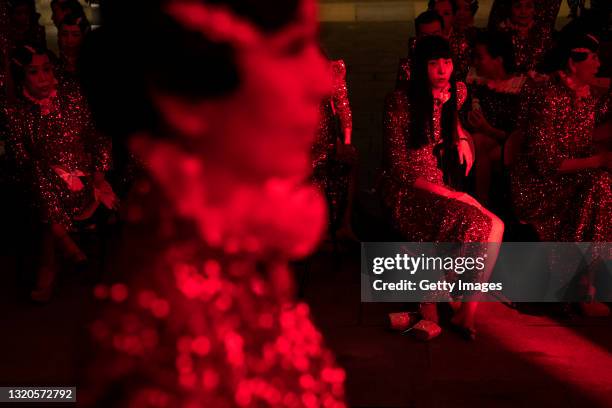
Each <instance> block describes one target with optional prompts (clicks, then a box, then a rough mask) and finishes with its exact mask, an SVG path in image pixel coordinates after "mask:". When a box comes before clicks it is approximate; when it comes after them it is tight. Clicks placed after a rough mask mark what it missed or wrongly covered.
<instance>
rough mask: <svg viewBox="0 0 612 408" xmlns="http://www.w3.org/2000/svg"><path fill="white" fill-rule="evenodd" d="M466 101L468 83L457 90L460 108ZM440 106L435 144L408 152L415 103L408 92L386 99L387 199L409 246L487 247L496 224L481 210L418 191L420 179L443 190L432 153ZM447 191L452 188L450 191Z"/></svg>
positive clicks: (436, 109) (436, 107)
mask: <svg viewBox="0 0 612 408" xmlns="http://www.w3.org/2000/svg"><path fill="white" fill-rule="evenodd" d="M466 97H467V90H466V87H465V85H464V84H463V83H458V84H457V100H458V104H459V106H461V105H462V104H463V102H464V101H465V99H466ZM441 112H442V109H441V105H439V104H434V109H433V115H434V116H433V121H432V122H433V126H432V129H431V130H430V134H429V139H430V141H431V142H430V143H429V144H427V145H425V146H423V147H421V148H419V149H409V148H408V146H407V141H406V134H407V132H408V131H409V128H410V102H409V100H408V98H407V96H406V93H405V92H403V91H399V90H398V91H395V92H393V93H392V94H390V95H389V96H388V97H387V99H386V106H385V122H384V126H385V127H384V130H385V139H384V151H385V161H386V173H387V177H386V180H385V186H384V189H383V190H384V193H383V195H384V199H385V202H386V205H387V207H388V208H389V210H390V211H391V216H392V219H393V221H394V223H395V228H396V229H397V230H398V231H399V232H401V233H402V234H403V236H404V237H405V238H406V239H407V240H410V241H416V242H420V241H425V242H487V240H488V237H489V234H490V232H491V227H492V220H491V219H490V218H489V217H488V216H487V215H486V214H485V213H483V212H482V211H481V210H480V209H479V208H477V207H475V206H471V205H468V204H466V203H463V202H461V201H458V200H454V199H448V198H446V197H443V196H441V195H437V194H434V193H431V192H428V191H425V190H422V189H418V188H415V187H414V186H413V184H414V182H415V181H416V180H417V178H423V179H424V180H426V181H428V182H430V183H433V184H438V185H441V186H444V181H443V174H442V171H441V170H440V169H439V168H438V161H437V158H436V157H435V155H434V153H433V150H434V147H435V145H436V144H437V143H439V141H440V140H441V136H440V132H441V130H440V116H441ZM447 188H448V187H447Z"/></svg>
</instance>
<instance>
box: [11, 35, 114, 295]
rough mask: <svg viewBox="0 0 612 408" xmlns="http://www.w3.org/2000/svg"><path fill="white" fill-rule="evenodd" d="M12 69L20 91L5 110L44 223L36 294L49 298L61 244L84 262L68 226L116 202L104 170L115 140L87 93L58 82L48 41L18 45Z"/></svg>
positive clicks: (18, 165) (16, 156) (17, 158)
mask: <svg viewBox="0 0 612 408" xmlns="http://www.w3.org/2000/svg"><path fill="white" fill-rule="evenodd" d="M11 72H12V76H13V83H14V84H15V85H16V88H17V89H16V91H17V95H18V96H17V98H16V99H15V100H14V101H9V103H8V104H7V108H6V112H5V114H6V135H7V154H8V156H9V158H10V160H11V162H12V163H13V166H14V168H15V172H16V174H17V175H18V176H19V183H20V184H21V185H22V187H23V188H24V189H26V190H27V191H28V192H29V195H30V200H31V204H32V207H33V209H35V210H36V213H37V219H38V221H39V222H40V224H41V229H42V230H43V235H44V237H43V247H42V250H41V254H42V255H41V262H40V267H39V270H38V276H37V280H36V287H35V289H34V290H33V291H32V294H31V295H32V299H33V300H35V301H47V300H49V298H50V297H51V293H52V289H53V283H54V280H55V275H56V271H57V267H58V263H57V259H56V256H55V255H56V248H57V249H59V250H60V251H61V252H62V253H63V255H64V256H65V257H67V258H68V259H70V260H71V261H73V262H75V263H81V262H84V261H85V260H86V256H85V254H84V253H83V252H82V251H81V249H80V248H79V247H78V246H77V244H76V243H75V241H74V240H73V239H72V238H71V236H70V235H69V233H70V232H72V231H74V230H75V228H76V224H77V223H78V221H82V220H85V219H87V218H89V216H90V215H91V214H92V213H93V212H94V211H95V208H97V205H98V204H99V202H100V201H101V200H102V201H104V203H105V205H107V206H108V207H114V206H115V204H116V203H115V201H114V195H113V193H112V189H111V188H110V186H109V185H108V183H106V181H105V178H104V173H105V172H106V171H107V170H108V169H109V168H110V164H111V158H110V146H109V143H108V142H107V140H106V139H105V138H102V137H101V136H100V135H99V134H98V133H97V132H96V131H95V130H94V129H93V125H92V121H91V118H90V114H89V112H88V109H87V105H86V104H85V102H84V100H83V98H82V97H78V96H75V95H64V94H62V93H61V92H58V91H57V90H56V85H57V82H56V79H55V76H54V73H53V65H52V63H51V61H50V53H49V52H48V51H47V50H46V49H44V48H40V47H34V46H23V47H19V48H17V49H16V50H15V51H14V53H13V55H12V58H11Z"/></svg>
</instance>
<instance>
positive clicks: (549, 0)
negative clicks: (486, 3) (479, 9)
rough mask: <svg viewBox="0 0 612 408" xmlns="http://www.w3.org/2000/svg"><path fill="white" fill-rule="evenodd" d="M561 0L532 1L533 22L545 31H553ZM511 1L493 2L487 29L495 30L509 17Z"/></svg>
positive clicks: (497, 0) (499, 0)
mask: <svg viewBox="0 0 612 408" xmlns="http://www.w3.org/2000/svg"><path fill="white" fill-rule="evenodd" d="M561 3H562V0H537V1H534V6H535V14H534V20H535V21H536V22H537V24H538V25H540V26H541V27H544V28H545V29H547V30H554V28H555V23H556V21H557V16H558V15H559V10H560V8H561ZM511 6H512V0H495V1H494V2H493V5H492V7H491V12H490V13H489V23H488V28H489V29H490V30H495V29H496V28H497V27H498V26H499V24H501V23H502V22H503V21H505V20H506V19H508V18H509V17H510V10H511Z"/></svg>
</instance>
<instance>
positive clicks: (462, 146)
mask: <svg viewBox="0 0 612 408" xmlns="http://www.w3.org/2000/svg"><path fill="white" fill-rule="evenodd" d="M457 152H458V153H459V164H461V165H463V164H465V175H466V177H467V175H468V174H470V171H471V170H472V166H473V165H474V154H473V153H472V146H470V143H469V142H468V140H467V138H465V137H463V136H460V139H459V142H457Z"/></svg>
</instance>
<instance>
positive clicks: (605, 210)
mask: <svg viewBox="0 0 612 408" xmlns="http://www.w3.org/2000/svg"><path fill="white" fill-rule="evenodd" d="M610 101H611V95H610V94H608V95H607V96H605V97H604V98H595V97H593V96H592V95H591V93H590V92H589V91H588V89H587V88H585V89H584V90H581V91H580V92H576V91H575V90H573V89H572V88H571V87H570V85H568V82H567V81H566V80H565V79H564V78H563V77H562V76H560V75H559V74H556V75H553V76H552V77H551V80H550V81H549V82H545V83H542V84H539V85H538V86H534V87H532V88H531V89H530V92H529V93H528V96H527V99H526V101H525V102H524V105H526V106H530V108H529V112H528V113H527V114H526V116H527V117H526V118H523V119H521V121H522V122H526V123H528V124H529V126H525V129H526V141H525V143H524V146H523V153H522V154H521V157H520V159H519V161H518V163H517V164H516V167H515V169H514V170H513V174H512V191H513V201H514V206H515V209H516V211H517V215H518V216H519V218H520V219H521V220H522V221H526V222H529V223H531V224H533V225H534V227H535V228H536V230H537V232H538V234H539V237H540V239H541V240H542V241H569V242H594V241H604V242H609V241H611V240H612V223H611V222H610V220H612V192H611V187H610V186H611V183H612V175H611V174H610V171H608V170H604V169H589V170H581V171H578V172H576V173H571V174H559V173H558V169H559V166H560V165H561V163H562V162H563V160H565V159H577V158H586V157H590V156H592V155H593V154H595V153H596V152H595V151H594V146H593V130H594V128H595V126H596V124H597V123H598V122H599V121H601V120H604V119H606V117H607V116H609V114H610Z"/></svg>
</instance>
